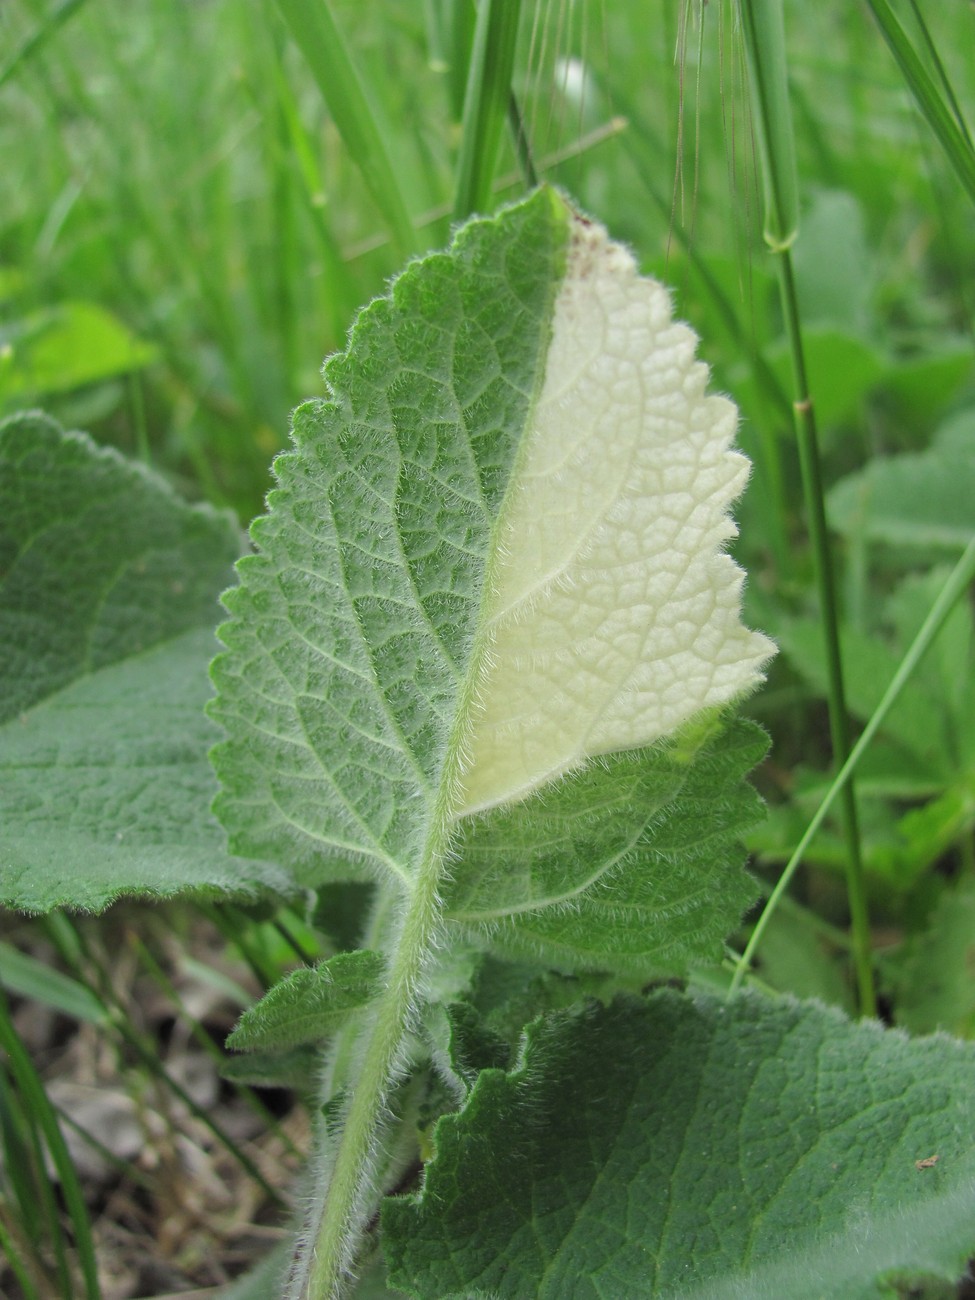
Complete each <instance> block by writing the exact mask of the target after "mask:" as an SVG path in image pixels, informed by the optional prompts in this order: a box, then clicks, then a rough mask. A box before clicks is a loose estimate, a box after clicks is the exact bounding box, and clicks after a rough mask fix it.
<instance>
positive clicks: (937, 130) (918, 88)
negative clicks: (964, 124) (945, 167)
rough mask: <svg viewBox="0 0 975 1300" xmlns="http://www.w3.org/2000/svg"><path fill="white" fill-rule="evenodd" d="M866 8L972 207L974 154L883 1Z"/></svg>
mask: <svg viewBox="0 0 975 1300" xmlns="http://www.w3.org/2000/svg"><path fill="white" fill-rule="evenodd" d="M868 4H869V5H870V9H871V11H872V13H873V16H874V19H875V20H876V23H877V26H878V27H879V28H880V30H881V33H882V34H883V38H884V40H885V41H886V42H887V45H888V46H889V48H890V52H891V54H893V56H894V58H895V59H896V61H897V66H898V67H899V68H900V70H901V75H902V76H903V78H904V81H905V83H906V84H907V88H908V89H909V90H910V92H911V94H912V95H913V96H914V100H915V103H916V104H917V106H918V108H919V109H920V110H921V113H922V115H923V116H924V118H925V120H926V121H927V123H928V125H929V126H930V127H931V130H932V131H933V132H934V134H935V136H936V138H937V140H938V143H939V144H940V145H941V148H942V149H943V150H944V152H945V155H946V156H947V158H948V161H949V162H950V163H951V166H952V168H953V169H954V172H955V175H956V176H957V177H958V179H959V180H960V181H961V183H962V185H963V186H964V187H965V190H966V192H967V193H968V196H969V198H970V199H971V200H972V202H973V203H975V150H973V149H972V146H971V142H970V141H969V140H968V138H967V136H966V134H965V133H964V132H963V131H962V130H961V128H960V127H959V125H958V122H957V121H956V120H955V118H954V117H953V116H952V113H951V111H950V110H949V108H948V107H947V106H946V104H945V102H944V100H943V99H942V97H941V95H940V94H939V93H938V87H937V86H936V85H935V82H934V79H933V77H932V76H931V75H930V73H929V72H928V70H927V68H926V67H925V66H924V64H923V63H922V62H921V59H920V58H919V57H918V54H917V51H916V50H915V49H914V46H913V45H912V44H911V38H910V37H909V36H908V34H907V32H905V30H904V28H903V27H902V26H901V24H900V21H899V20H898V18H897V15H896V14H895V13H894V11H893V9H891V7H890V5H889V4H888V3H887V0H868Z"/></svg>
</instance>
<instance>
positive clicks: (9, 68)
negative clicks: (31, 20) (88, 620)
mask: <svg viewBox="0 0 975 1300" xmlns="http://www.w3.org/2000/svg"><path fill="white" fill-rule="evenodd" d="M84 3H85V0H60V3H59V4H56V5H55V6H54V8H53V9H52V10H51V12H50V13H49V14H48V15H47V17H46V18H45V19H44V21H43V22H42V23H41V24H40V25H39V26H38V27H36V28H35V29H34V30H33V31H32V32H31V33H30V34H29V35H28V36H26V37H25V38H24V40H23V41H21V43H20V44H19V45H18V46H17V48H16V49H15V50H14V52H13V54H11V56H10V58H9V59H8V60H7V62H6V63H5V64H4V65H3V67H2V68H0V88H2V87H3V86H5V85H6V84H7V82H8V81H9V80H10V78H11V77H12V76H13V75H14V73H15V72H16V71H17V70H18V69H19V68H20V67H22V65H23V64H25V63H26V62H27V60H28V59H30V58H33V56H34V55H35V54H37V52H38V51H39V50H41V49H43V47H44V46H45V45H46V44H47V42H48V41H49V40H50V39H51V37H52V36H53V35H54V34H55V33H56V32H57V31H58V30H59V28H60V27H62V26H63V24H64V23H66V22H67V21H68V19H69V18H70V17H71V16H72V14H75V13H77V12H78V10H79V9H80V8H81V6H82V5H83V4H84Z"/></svg>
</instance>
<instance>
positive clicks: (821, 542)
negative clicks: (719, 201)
mask: <svg viewBox="0 0 975 1300" xmlns="http://www.w3.org/2000/svg"><path fill="white" fill-rule="evenodd" d="M741 13H742V30H743V32H744V35H745V48H746V56H747V65H748V79H749V83H750V87H751V93H752V101H753V105H754V112H755V118H756V126H757V135H758V139H759V155H760V158H761V164H762V170H763V173H764V179H765V199H766V210H765V239H766V242H767V243H768V245H769V247H770V248H771V250H772V252H773V253H774V254H775V264H776V270H777V273H778V279H779V297H780V299H781V303H782V315H783V318H784V320H785V328H786V337H787V338H788V343H789V354H790V357H791V361H792V383H793V411H794V421H795V432H796V443H797V446H798V449H799V462H800V468H801V471H802V487H803V497H804V499H805V506H806V526H807V528H808V531H809V541H810V546H811V549H812V556H813V566H814V569H815V577H816V588H817V592H818V596H819V609H820V617H821V618H822V620H823V638H824V641H825V648H826V663H827V671H828V681H829V686H828V705H829V724H830V737H831V740H832V746H833V754H834V758H835V761H836V763H837V765H838V766H842V765H843V764H844V763H845V761H846V758H847V756H848V754H849V752H850V722H849V714H848V712H847V708H846V691H845V689H844V684H843V659H842V654H841V651H840V636H839V618H838V613H837V600H836V587H835V581H834V578H833V564H832V557H831V555H830V547H829V534H828V530H827V526H826V505H825V500H824V493H823V481H822V468H821V463H820V455H819V441H818V435H817V429H816V416H815V411H814V408H813V400H812V395H811V394H810V390H809V381H808V377H807V371H806V360H805V349H804V346H803V339H802V324H801V318H800V312H799V299H798V294H797V292H796V282H795V275H794V272H793V266H792V254H791V251H790V250H791V246H792V244H793V242H794V240H795V238H796V235H797V234H798V230H799V208H798V187H797V184H796V163H795V149H794V144H793V140H792V116H791V113H790V112H789V107H788V75H787V66H786V58H785V37H784V32H783V24H782V0H742V4H741ZM842 796H843V804H842V809H843V829H844V838H845V840H846V853H847V863H846V866H847V871H846V887H847V898H848V901H849V907H850V925H851V931H852V936H853V954H854V963H855V966H856V972H857V985H858V991H859V1000H860V1010H861V1012H862V1014H863V1015H867V1016H870V1015H874V1014H875V1011H876V994H875V992H874V981H873V965H872V956H871V949H870V917H869V913H868V910H867V895H866V886H865V884H864V880H863V859H862V852H861V847H860V829H859V822H858V817H857V807H856V796H855V791H854V788H853V784H852V782H850V781H847V782H846V784H845V785H844V786H843V789H842Z"/></svg>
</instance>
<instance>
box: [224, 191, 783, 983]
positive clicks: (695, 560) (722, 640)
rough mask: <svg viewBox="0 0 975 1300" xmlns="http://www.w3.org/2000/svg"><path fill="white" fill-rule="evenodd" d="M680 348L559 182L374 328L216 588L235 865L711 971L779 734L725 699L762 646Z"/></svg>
mask: <svg viewBox="0 0 975 1300" xmlns="http://www.w3.org/2000/svg"><path fill="white" fill-rule="evenodd" d="M695 344H696V340H695V338H694V336H693V335H692V333H691V331H689V330H688V329H687V327H686V326H683V325H681V324H679V323H676V322H674V321H673V319H672V316H671V312H670V304H669V299H668V297H667V294H666V292H665V291H664V290H663V288H662V287H661V286H660V285H658V284H656V282H653V281H648V280H644V279H641V278H640V277H639V276H638V274H637V272H636V268H635V265H634V263H633V260H632V258H631V257H630V256H629V254H628V253H626V252H625V250H623V249H621V248H620V247H619V246H617V245H614V244H611V243H610V242H609V241H608V239H607V238H606V236H605V232H603V231H601V230H599V229H598V228H596V227H594V226H593V225H592V223H589V222H587V221H585V220H584V219H582V218H579V217H577V216H576V215H575V214H574V213H573V212H572V211H571V210H570V209H569V208H568V206H567V205H566V204H565V202H564V201H563V200H562V199H561V198H560V197H559V196H557V195H556V194H555V193H554V192H553V191H551V190H548V189H542V190H540V191H539V192H537V193H536V194H535V195H534V196H532V197H531V198H530V199H528V200H527V201H525V202H524V203H522V204H519V205H517V206H515V207H513V208H510V209H507V210H506V211H504V212H503V213H502V214H500V216H498V217H497V218H494V219H492V220H489V221H475V222H472V223H471V224H469V225H468V226H466V227H464V228H463V229H462V230H461V231H460V232H459V233H458V235H457V238H456V240H455V243H454V245H453V246H452V247H451V249H450V250H449V251H448V252H446V253H439V254H435V255H433V256H430V257H428V258H425V259H424V260H423V261H421V262H417V263H414V264H413V265H412V266H410V267H409V268H408V269H407V270H406V272H404V274H403V275H402V276H401V277H400V278H399V279H398V280H397V281H395V283H394V284H393V286H392V288H391V290H390V293H389V295H388V296H387V297H385V298H383V299H380V300H377V301H376V302H374V303H372V304H371V305H370V306H369V307H368V308H366V309H365V311H363V312H362V314H361V315H360V317H359V319H358V321H357V323H356V325H355V327H354V329H353V330H352V332H351V335H350V341H349V348H348V351H347V352H346V353H345V354H343V355H342V356H338V357H334V358H332V359H331V360H330V361H328V362H327V363H326V366H325V372H324V373H325V378H326V381H327V383H328V385H329V388H330V391H331V399H330V400H329V401H327V402H313V403H308V404H307V405H305V406H304V407H302V408H300V409H299V411H298V412H297V413H296V417H295V426H294V435H293V436H294V442H295V448H294V450H293V451H292V452H290V453H288V454H286V455H284V456H281V457H279V458H278V460H277V461H276V462H275V474H276V478H277V484H278V486H277V487H276V488H275V490H274V491H273V492H272V493H271V494H270V497H269V506H270V510H269V513H268V514H267V516H265V517H264V518H262V519H259V520H257V521H256V522H255V524H254V525H253V528H252V537H253V540H254V542H255V545H256V548H257V554H255V555H252V556H248V557H246V558H244V559H243V560H242V561H241V562H240V563H239V565H238V576H239V585H238V587H237V588H236V589H234V590H232V591H230V592H228V593H227V595H226V596H225V598H224V603H225V605H226V607H227V609H228V610H229V612H230V614H231V619H230V621H229V622H227V623H226V624H224V625H223V627H222V628H221V629H220V636H221V639H222V640H223V642H224V644H225V645H226V647H227V651H226V653H225V654H223V655H221V656H219V657H218V659H217V660H216V661H215V663H214V665H213V679H214V682H215V685H216V687H217V692H218V693H217V697H216V699H215V700H214V701H213V703H212V705H211V707H210V715H211V717H213V718H214V719H216V720H217V721H219V722H220V723H221V724H222V725H223V726H224V727H225V728H226V730H227V733H228V737H227V740H226V741H225V742H224V743H222V744H220V745H218V746H217V747H216V748H215V750H214V751H213V761H214V764H215V767H216V769H217V772H218V775H219V777H220V781H221V786H222V793H221V795H220V796H219V798H218V800H217V802H216V804H215V809H216V811H217V815H218V816H219V817H220V819H221V820H222V821H223V823H224V825H225V826H226V827H227V830H228V833H229V836H230V842H231V847H232V848H233V849H234V851H236V852H239V853H243V854H247V855H250V856H258V857H260V856H263V857H268V858H272V859H277V860H280V861H287V862H288V863H289V865H292V866H293V867H294V869H295V870H296V872H297V873H298V875H299V878H300V879H301V881H302V882H303V883H305V884H307V885H309V886H311V887H320V886H322V885H325V884H327V883H328V882H333V881H337V880H338V881H340V880H350V879H363V878H365V879H369V878H372V879H376V880H379V881H380V882H384V883H385V885H386V886H387V887H392V888H393V889H394V890H396V891H399V892H400V893H401V894H402V895H403V896H405V897H407V898H408V897H409V896H410V895H411V893H413V892H414V891H415V890H416V889H417V887H418V886H417V881H418V876H419V874H420V873H421V871H425V872H430V873H433V875H436V876H438V877H439V881H438V893H439V895H440V896H441V897H442V898H443V899H444V902H445V904H446V915H447V917H448V918H451V919H454V920H456V921H457V922H459V923H461V924H462V925H464V926H465V927H467V928H468V930H473V931H475V932H476V933H477V934H478V935H479V936H480V937H481V938H484V939H486V941H487V942H489V943H490V944H492V945H498V946H500V947H501V948H502V949H503V950H506V951H509V952H511V953H513V954H516V955H517V954H527V955H530V956H532V957H535V958H538V957H541V956H544V957H545V958H546V959H547V960H551V961H553V962H555V963H557V964H558V965H560V966H561V967H592V966H607V965H608V966H610V967H613V968H619V969H625V970H628V971H631V972H633V971H643V972H646V973H648V974H649V973H652V972H658V971H661V970H666V971H670V970H674V969H681V968H683V967H684V966H686V963H687V961H688V960H690V959H691V958H692V957H694V956H696V955H705V954H707V955H708V956H710V957H713V956H714V954H715V951H716V948H717V946H718V945H719V944H720V942H721V940H722V939H723V937H724V936H725V935H726V934H727V933H728V931H729V930H730V929H731V928H733V927H734V925H735V924H736V923H737V921H738V920H739V918H740V916H741V913H742V911H743V910H744V908H745V907H747V905H748V903H749V902H750V901H751V900H752V898H753V897H754V888H753V886H752V884H751V883H750V881H749V879H748V877H747V876H746V874H745V873H744V872H743V871H742V869H741V858H742V854H741V851H740V849H739V848H738V847H737V842H738V840H739V838H740V835H741V832H742V830H743V829H744V828H745V827H746V826H747V825H748V824H749V823H750V822H751V821H753V820H754V819H755V817H756V815H757V804H756V802H755V800H754V798H753V797H752V796H751V795H750V794H748V793H747V791H746V790H744V789H742V788H741V782H742V778H743V777H744V775H745V773H746V771H747V770H748V768H750V767H751V766H753V765H754V763H755V762H756V761H758V759H759V758H760V757H761V755H762V753H763V751H764V741H763V739H762V738H761V737H760V736H758V735H757V733H756V732H755V731H754V729H751V730H750V729H748V728H747V727H744V726H741V727H739V728H737V729H735V730H733V731H732V732H731V733H729V735H728V736H727V737H725V738H721V736H720V734H719V722H718V713H719V710H720V707H721V706H722V705H724V704H725V703H727V702H728V701H729V700H731V699H733V698H734V697H735V696H736V695H737V694H740V693H741V692H742V691H744V690H746V689H748V688H750V687H751V686H753V685H754V684H755V682H756V681H757V680H758V674H759V672H760V667H761V665H762V663H763V662H764V661H765V659H767V657H768V655H769V653H770V651H771V649H772V647H771V643H769V642H768V641H767V640H766V639H765V638H763V637H761V636H759V635H758V634H755V633H751V632H749V631H748V630H747V629H745V628H744V627H743V626H742V625H741V623H740V620H739V604H740V583H741V577H742V575H741V574H740V572H739V571H738V570H737V569H736V568H735V566H734V565H733V564H732V562H731V560H730V558H729V557H728V556H727V555H726V554H725V553H724V546H725V544H726V542H727V540H728V538H729V537H730V536H732V535H733V533H734V525H733V523H732V521H731V519H730V516H729V514H728V506H729V504H730V502H731V501H732V500H733V498H734V497H735V496H736V495H737V494H738V493H739V492H740V491H741V488H742V486H743V484H744V480H745V476H746V474H747V466H746V463H745V462H744V460H743V458H742V457H741V456H740V455H739V454H738V453H736V452H734V451H733V450H732V449H731V447H730V443H731V440H732V437H733V434H734V423H735V417H734V411H733V408H732V407H731V405H730V403H728V402H727V401H726V400H725V399H723V398H716V397H709V396H708V395H707V394H706V381H707V372H706V368H705V367H704V366H703V365H702V364H701V363H700V362H698V361H696V360H695V357H694V348H695ZM695 494H697V495H695ZM534 710H537V716H536V712H534ZM712 729H713V731H714V733H715V734H713V735H712V734H709V732H710V730H712ZM697 733H699V734H697ZM688 734H691V735H692V736H693V735H694V734H697V738H696V739H690V740H688V739H687V736H688ZM615 751H619V752H615ZM593 756H595V757H593ZM424 923H426V922H424Z"/></svg>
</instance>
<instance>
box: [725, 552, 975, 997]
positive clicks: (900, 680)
mask: <svg viewBox="0 0 975 1300" xmlns="http://www.w3.org/2000/svg"><path fill="white" fill-rule="evenodd" d="M973 579H975V538H973V539H972V540H971V541H970V542H969V544H968V546H967V547H966V548H965V550H964V552H963V554H962V556H961V558H960V559H959V561H958V563H957V564H956V565H955V567H954V568H953V569H952V571H951V573H950V574H949V575H948V578H947V581H946V582H945V585H944V586H943V587H942V588H941V592H940V594H939V596H938V599H937V600H936V601H935V602H934V604H933V605H932V606H931V609H930V611H929V612H928V616H927V618H926V619H925V620H924V622H923V624H922V625H921V628H920V630H919V631H918V634H917V636H916V637H915V638H914V640H913V641H912V642H911V645H910V648H909V649H908V651H907V653H906V654H905V656H904V658H903V659H902V660H901V664H900V667H899V668H898V669H897V672H896V673H895V674H894V676H893V678H892V679H891V682H890V685H889V686H888V687H887V689H886V691H884V694H883V698H882V699H881V701H880V703H879V704H878V705H877V707H876V709H875V710H874V712H873V714H872V715H871V718H870V721H869V722H868V723H867V725H866V726H865V727H864V729H863V732H862V734H861V735H860V737H859V738H858V740H857V742H856V744H855V745H854V746H853V748H852V749H851V750H850V754H849V757H848V758H847V760H846V762H845V763H844V764H843V766H842V767H841V768H840V770H839V772H837V774H836V776H835V777H834V778H833V783H832V785H831V786H830V788H829V790H828V792H827V794H826V797H825V798H824V799H823V802H822V803H821V804H820V805H819V807H818V808H817V809H816V813H815V816H814V817H813V818H812V820H811V821H810V823H809V825H808V826H807V827H806V829H805V832H804V833H803V836H802V839H800V841H799V843H798V844H797V845H796V847H795V850H794V851H793V854H792V857H791V858H790V859H789V861H788V862H787V863H786V866H785V870H784V871H783V872H782V875H781V876H780V877H779V879H778V882H777V883H776V886H775V888H774V889H773V890H772V892H771V894H770V895H769V897H768V901H767V902H766V904H765V907H764V908H763V909H762V915H761V916H760V917H759V918H758V921H757V923H756V925H755V929H754V930H753V931H752V934H751V938H750V939H749V940H748V944H747V946H746V948H745V951H744V952H743V953H742V955H741V957H740V958H739V960H738V963H737V966H736V968H735V974H734V977H733V979H732V981H731V992H732V993H734V992H735V990H736V989H738V988H739V987H740V986H741V982H742V980H743V979H744V978H745V975H746V974H747V972H748V968H749V966H750V965H751V962H752V959H753V958H754V956H755V952H756V950H757V948H758V946H759V944H760V943H761V941H762V935H763V934H764V933H765V927H766V926H767V925H768V923H769V921H770V919H771V917H772V914H773V913H774V911H775V909H776V907H777V906H778V904H779V902H780V900H781V899H782V897H783V895H784V894H785V891H786V890H787V889H788V887H789V884H790V882H791V880H792V877H793V876H794V875H795V873H796V871H797V870H798V868H799V864H800V863H801V862H802V859H803V857H804V856H805V853H806V850H807V849H808V848H809V845H810V844H811V843H812V841H813V839H814V838H815V835H816V832H817V831H818V830H819V828H820V826H822V824H823V822H824V821H825V820H826V817H827V814H828V813H829V811H830V809H831V808H832V806H833V804H834V803H835V802H836V800H837V798H838V797H839V795H840V793H841V792H842V791H843V789H844V788H845V787H847V786H848V785H849V783H850V780H851V778H852V776H853V772H854V770H855V768H856V766H857V764H858V763H859V762H860V759H861V758H862V757H863V755H864V754H865V753H866V751H867V749H868V747H869V746H870V744H871V743H872V741H873V738H874V736H876V734H877V732H878V731H879V730H880V728H881V727H882V726H883V724H884V719H885V718H886V717H887V714H888V713H889V712H890V710H891V709H892V708H893V706H894V704H895V703H896V702H897V699H898V697H899V696H900V693H901V691H902V690H903V689H904V687H905V685H906V684H907V682H908V681H909V679H910V677H911V675H912V674H913V672H914V670H915V668H917V666H918V664H919V663H920V662H921V660H922V659H923V658H924V656H925V654H926V653H927V652H928V649H929V648H930V646H931V644H932V642H933V641H934V640H935V638H936V637H937V635H938V633H939V632H940V631H941V629H942V627H943V626H944V623H945V620H946V619H947V617H948V615H949V614H950V613H951V611H952V610H953V609H954V607H955V605H956V604H957V603H958V601H959V600H960V599H961V597H962V596H963V595H964V593H965V592H966V591H967V590H968V587H969V584H970V583H971V582H972V580H973Z"/></svg>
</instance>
